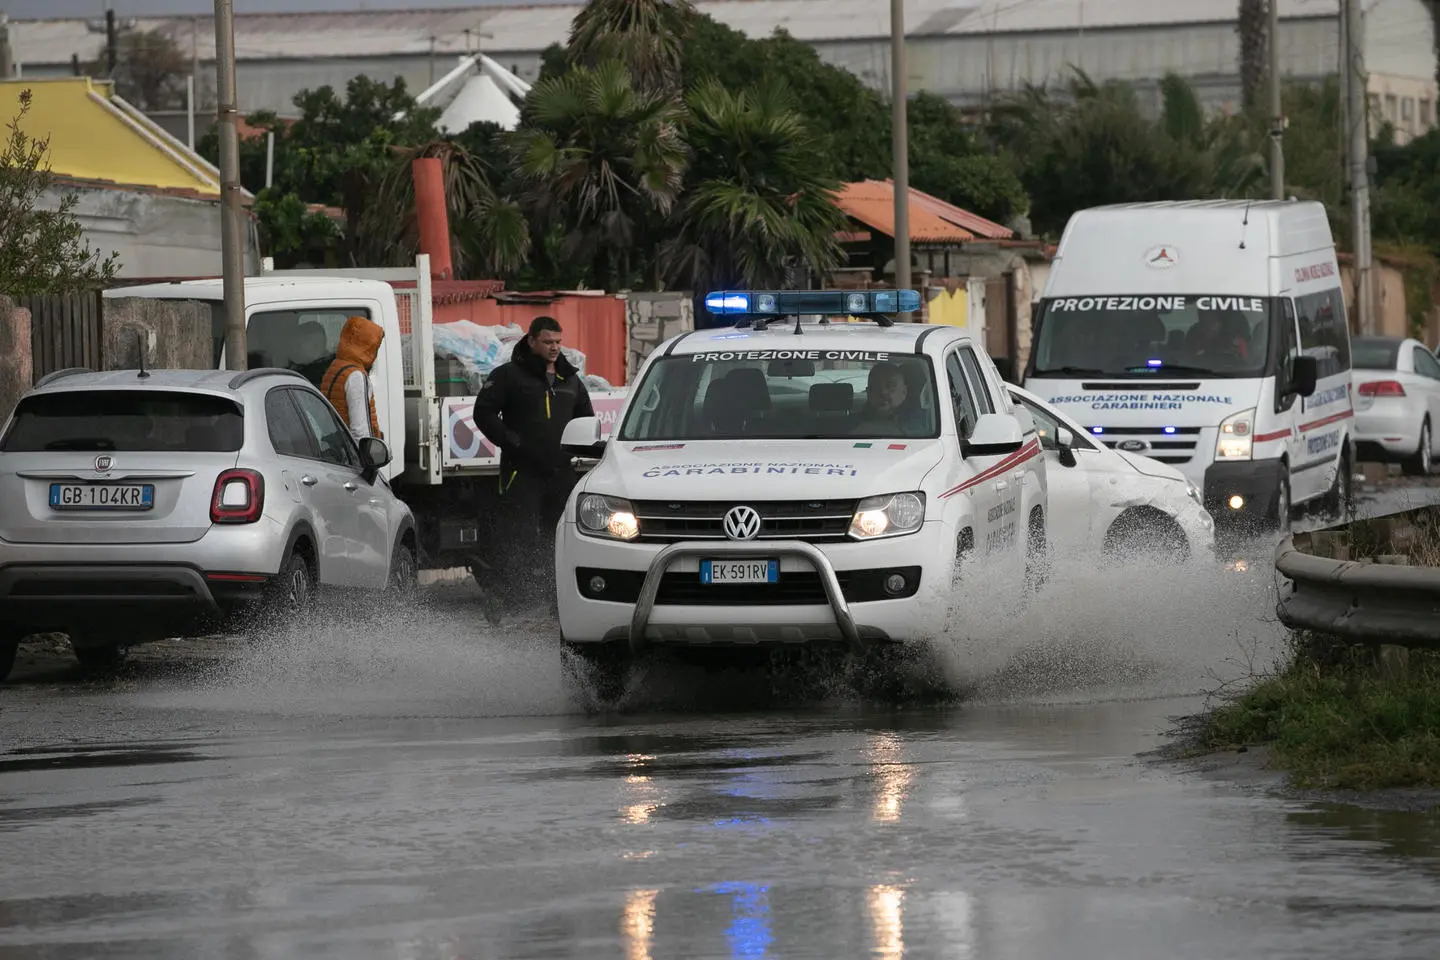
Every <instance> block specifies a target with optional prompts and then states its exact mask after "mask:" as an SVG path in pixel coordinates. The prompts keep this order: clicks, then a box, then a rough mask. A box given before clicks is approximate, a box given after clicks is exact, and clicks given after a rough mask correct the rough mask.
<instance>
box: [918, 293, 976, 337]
mask: <svg viewBox="0 0 1440 960" xmlns="http://www.w3.org/2000/svg"><path fill="white" fill-rule="evenodd" d="M929 292H930V310H929V314H930V315H929V316H928V317H927V318H926V322H927V323H943V324H945V325H946V326H950V327H964V326H968V325H969V312H970V292H969V291H968V290H966V289H965V285H964V284H961V285H960V286H958V287H956V288H955V292H954V293H951V292H950V291H948V290H946V289H945V288H944V287H931V288H930V291H929Z"/></svg>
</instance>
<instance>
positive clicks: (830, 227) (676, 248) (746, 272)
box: [662, 80, 845, 291]
mask: <svg viewBox="0 0 1440 960" xmlns="http://www.w3.org/2000/svg"><path fill="white" fill-rule="evenodd" d="M687 104H688V106H689V110H690V119H689V123H688V125H687V134H688V137H687V138H688V140H689V142H690V145H691V147H692V148H693V149H694V151H695V165H694V167H692V170H691V178H690V183H689V186H688V188H687V189H686V192H685V195H684V197H683V198H682V200H681V203H680V209H679V215H678V216H677V217H676V233H675V235H674V236H673V237H672V239H671V240H670V241H669V242H668V243H667V244H666V245H665V250H664V256H663V259H662V262H663V266H664V270H665V273H666V275H667V276H668V278H669V279H670V280H671V281H672V282H674V283H676V284H677V285H680V286H687V287H689V288H690V289H693V290H696V291H704V290H707V289H718V288H724V287H748V288H751V289H756V288H759V289H764V288H771V289H773V288H776V287H784V286H788V285H790V284H789V283H788V282H787V281H788V280H789V279H790V278H791V277H792V276H794V275H795V274H796V273H799V272H801V271H811V272H824V271H826V270H828V269H831V268H833V267H835V266H836V265H837V264H838V263H839V262H840V260H841V250H840V246H839V243H838V241H837V240H836V234H837V232H839V231H841V230H843V229H844V228H845V217H844V215H843V214H842V213H841V212H840V211H839V210H838V209H837V208H836V207H835V205H834V204H833V203H832V198H833V196H834V192H835V190H836V189H837V188H838V187H839V183H838V181H836V180H833V179H832V178H830V177H829V176H826V175H824V174H822V173H817V172H816V171H817V167H816V164H815V157H814V149H815V146H814V144H815V142H814V140H813V138H812V137H811V136H810V134H809V132H808V131H807V130H806V128H805V125H804V122H803V120H802V119H801V117H800V115H799V114H798V113H796V112H795V111H794V110H793V108H792V107H791V104H790V101H789V99H788V97H787V96H786V95H785V93H784V91H783V90H781V89H780V88H778V87H768V88H762V89H759V90H748V91H747V90H741V91H731V90H727V89H726V88H725V87H724V86H723V85H722V84H720V83H719V82H718V81H716V80H710V81H706V82H705V83H703V84H701V85H700V86H699V87H697V88H696V89H695V90H693V91H692V92H691V93H690V95H689V97H687Z"/></svg>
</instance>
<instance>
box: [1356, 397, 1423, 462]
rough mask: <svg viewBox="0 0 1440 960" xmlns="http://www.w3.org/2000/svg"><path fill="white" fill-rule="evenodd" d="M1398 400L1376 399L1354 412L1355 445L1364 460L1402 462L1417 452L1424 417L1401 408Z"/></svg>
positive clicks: (1402, 406)
mask: <svg viewBox="0 0 1440 960" xmlns="http://www.w3.org/2000/svg"><path fill="white" fill-rule="evenodd" d="M1398 401H1399V398H1396V399H1395V400H1393V401H1392V400H1376V401H1373V402H1372V403H1371V405H1370V407H1369V408H1367V409H1365V410H1361V409H1359V408H1358V407H1357V408H1356V410H1355V445H1356V446H1357V447H1359V448H1360V453H1361V455H1362V456H1363V457H1365V458H1370V457H1375V456H1377V454H1378V456H1379V457H1380V458H1383V459H1392V458H1394V459H1403V458H1405V457H1408V456H1410V455H1412V454H1414V453H1415V452H1416V451H1417V450H1419V449H1420V421H1421V420H1422V419H1423V415H1416V412H1415V411H1414V410H1409V409H1406V408H1405V407H1404V405H1403V404H1402V403H1401V402H1398Z"/></svg>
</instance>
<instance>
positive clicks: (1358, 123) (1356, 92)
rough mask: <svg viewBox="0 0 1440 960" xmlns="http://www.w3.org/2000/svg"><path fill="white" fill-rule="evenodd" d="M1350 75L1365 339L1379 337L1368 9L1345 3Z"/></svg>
mask: <svg viewBox="0 0 1440 960" xmlns="http://www.w3.org/2000/svg"><path fill="white" fill-rule="evenodd" d="M1345 41H1346V44H1347V50H1346V57H1345V63H1346V73H1347V75H1348V77H1349V84H1348V88H1347V93H1348V94H1349V96H1348V97H1347V98H1346V110H1345V120H1346V123H1348V124H1349V129H1348V131H1347V132H1348V133H1349V134H1350V150H1349V156H1348V157H1347V159H1348V160H1349V172H1350V177H1349V179H1350V219H1351V222H1352V224H1353V226H1352V230H1353V237H1352V240H1351V246H1352V247H1353V248H1354V254H1355V316H1356V319H1357V322H1358V325H1359V327H1360V333H1361V335H1363V336H1372V335H1374V333H1375V297H1374V295H1373V293H1372V287H1371V281H1372V277H1371V271H1370V119H1369V116H1368V115H1367V111H1368V108H1369V103H1370V98H1369V95H1368V83H1367V77H1366V75H1365V8H1364V6H1363V4H1362V3H1361V0H1345Z"/></svg>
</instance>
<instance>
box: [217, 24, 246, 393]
mask: <svg viewBox="0 0 1440 960" xmlns="http://www.w3.org/2000/svg"><path fill="white" fill-rule="evenodd" d="M215 74H216V84H215V89H216V93H217V96H216V100H217V101H218V106H217V108H216V114H217V119H218V120H219V122H220V129H219V134H220V200H221V206H220V263H221V273H222V276H223V277H224V290H225V361H226V364H225V365H226V367H227V368H228V369H230V370H244V369H246V368H247V366H248V365H249V364H248V354H247V351H246V346H245V246H244V238H245V233H244V211H243V210H241V208H240V131H239V130H238V129H237V127H236V124H237V122H238V120H239V115H238V111H237V109H236V106H235V99H236V96H235V7H234V5H233V2H232V0H215Z"/></svg>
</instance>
